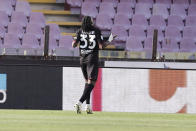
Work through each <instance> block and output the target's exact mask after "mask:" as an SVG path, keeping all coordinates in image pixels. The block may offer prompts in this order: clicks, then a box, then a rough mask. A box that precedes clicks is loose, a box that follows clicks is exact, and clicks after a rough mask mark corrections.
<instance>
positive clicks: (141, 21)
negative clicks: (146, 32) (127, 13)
mask: <svg viewBox="0 0 196 131" xmlns="http://www.w3.org/2000/svg"><path fill="white" fill-rule="evenodd" d="M132 25H140V26H144V27H147V26H148V21H147V19H146V17H145V16H144V15H133V18H132Z"/></svg>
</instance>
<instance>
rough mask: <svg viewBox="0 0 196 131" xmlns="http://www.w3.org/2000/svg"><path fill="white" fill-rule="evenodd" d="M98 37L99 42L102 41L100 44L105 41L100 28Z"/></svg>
mask: <svg viewBox="0 0 196 131" xmlns="http://www.w3.org/2000/svg"><path fill="white" fill-rule="evenodd" d="M96 37H97V41H98V43H100V44H103V43H104V41H103V36H102V34H101V31H100V30H99V29H97V36H96Z"/></svg>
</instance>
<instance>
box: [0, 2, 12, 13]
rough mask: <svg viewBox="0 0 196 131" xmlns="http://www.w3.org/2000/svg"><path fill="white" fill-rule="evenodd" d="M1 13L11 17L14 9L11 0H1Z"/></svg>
mask: <svg viewBox="0 0 196 131" xmlns="http://www.w3.org/2000/svg"><path fill="white" fill-rule="evenodd" d="M0 11H4V12H6V14H7V15H8V16H11V14H12V11H13V8H12V3H11V1H10V0H0Z"/></svg>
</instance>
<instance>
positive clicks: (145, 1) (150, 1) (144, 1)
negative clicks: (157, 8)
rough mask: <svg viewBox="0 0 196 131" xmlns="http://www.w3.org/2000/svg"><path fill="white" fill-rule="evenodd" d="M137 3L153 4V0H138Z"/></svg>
mask: <svg viewBox="0 0 196 131" xmlns="http://www.w3.org/2000/svg"><path fill="white" fill-rule="evenodd" d="M138 3H148V4H153V3H154V0H138Z"/></svg>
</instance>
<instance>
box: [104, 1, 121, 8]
mask: <svg viewBox="0 0 196 131" xmlns="http://www.w3.org/2000/svg"><path fill="white" fill-rule="evenodd" d="M105 2H109V3H112V4H113V5H114V7H117V4H118V0H102V3H105Z"/></svg>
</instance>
